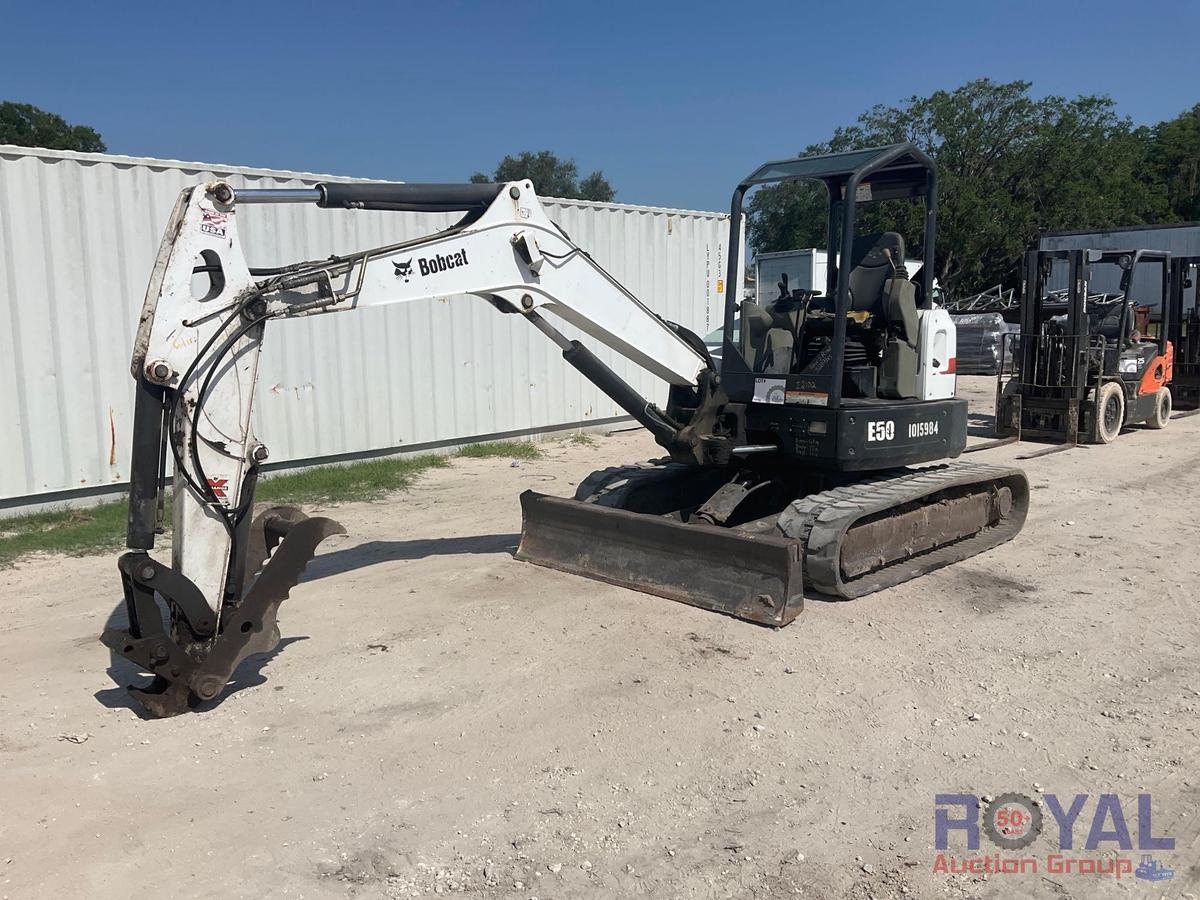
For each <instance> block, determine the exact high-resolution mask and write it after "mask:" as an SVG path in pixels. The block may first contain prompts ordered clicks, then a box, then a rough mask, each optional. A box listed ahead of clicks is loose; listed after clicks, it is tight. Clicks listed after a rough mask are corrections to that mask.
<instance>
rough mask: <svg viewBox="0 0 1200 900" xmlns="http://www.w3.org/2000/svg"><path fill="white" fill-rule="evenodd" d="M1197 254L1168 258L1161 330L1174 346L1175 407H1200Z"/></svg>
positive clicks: (1199, 266)
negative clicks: (1168, 287) (1164, 317)
mask: <svg viewBox="0 0 1200 900" xmlns="http://www.w3.org/2000/svg"><path fill="white" fill-rule="evenodd" d="M1198 285H1200V256H1181V257H1176V258H1175V259H1173V260H1172V261H1171V293H1170V302H1169V303H1168V304H1167V310H1168V312H1167V315H1168V316H1169V318H1167V320H1166V324H1165V325H1164V327H1163V333H1164V334H1165V335H1166V336H1167V340H1169V341H1170V342H1171V344H1172V345H1173V346H1174V349H1175V374H1174V378H1173V379H1172V380H1171V385H1170V388H1171V397H1172V400H1173V401H1174V403H1175V406H1176V408H1178V409H1197V408H1200V303H1197V300H1200V288H1198Z"/></svg>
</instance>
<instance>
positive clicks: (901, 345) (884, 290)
mask: <svg viewBox="0 0 1200 900" xmlns="http://www.w3.org/2000/svg"><path fill="white" fill-rule="evenodd" d="M850 264H851V268H850V275H849V287H850V309H851V311H852V312H867V313H870V314H871V317H872V319H873V320H876V321H882V322H883V323H884V328H885V342H884V347H883V359H882V361H881V363H880V365H879V395H880V396H881V397H888V398H892V399H902V398H911V397H916V396H917V371H918V369H919V368H920V359H919V354H918V353H917V339H918V336H919V334H920V318H919V317H918V315H917V289H916V285H914V284H913V283H912V282H910V281H909V280H908V271H907V270H906V269H905V268H904V238H902V237H901V236H900V235H899V234H897V233H896V232H894V231H885V232H882V233H880V234H868V235H863V236H861V237H858V238H855V239H854V246H853V249H852V250H851V254H850Z"/></svg>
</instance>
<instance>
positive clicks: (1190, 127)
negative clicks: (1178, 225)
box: [1145, 103, 1200, 221]
mask: <svg viewBox="0 0 1200 900" xmlns="http://www.w3.org/2000/svg"><path fill="white" fill-rule="evenodd" d="M1145 136H1146V138H1147V140H1148V143H1149V148H1148V154H1147V155H1148V161H1149V170H1150V173H1151V176H1152V178H1153V179H1154V181H1155V183H1156V184H1157V185H1158V186H1160V189H1161V190H1162V192H1163V195H1164V198H1165V201H1166V203H1167V205H1168V206H1169V208H1170V209H1169V213H1168V214H1167V216H1166V218H1167V219H1169V220H1174V221H1196V220H1200V103H1197V104H1196V105H1195V106H1193V107H1192V108H1191V109H1189V110H1188V111H1187V112H1184V113H1181V114H1180V115H1178V116H1176V117H1175V118H1174V119H1168V120H1167V121H1166V122H1160V123H1159V124H1158V125H1156V126H1154V128H1153V129H1147V131H1146V133H1145Z"/></svg>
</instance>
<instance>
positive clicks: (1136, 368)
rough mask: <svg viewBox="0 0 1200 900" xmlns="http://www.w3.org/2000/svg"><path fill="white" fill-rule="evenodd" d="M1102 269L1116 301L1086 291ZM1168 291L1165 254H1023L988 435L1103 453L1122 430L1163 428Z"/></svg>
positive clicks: (1168, 368) (1168, 371)
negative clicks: (1015, 327)
mask: <svg viewBox="0 0 1200 900" xmlns="http://www.w3.org/2000/svg"><path fill="white" fill-rule="evenodd" d="M1102 267H1114V269H1113V270H1112V271H1114V272H1115V273H1116V274H1117V279H1116V280H1117V282H1118V283H1119V288H1118V290H1117V291H1114V292H1111V293H1102V292H1096V293H1093V292H1091V291H1089V285H1090V284H1091V283H1092V282H1093V275H1094V274H1098V273H1099V270H1100V269H1101V268H1102ZM1147 270H1149V272H1150V275H1149V276H1148V275H1147V274H1145V273H1146V272H1147ZM1135 275H1139V276H1140V278H1138V279H1137V281H1136V282H1135ZM1064 276H1065V281H1064ZM1097 280H1098V281H1102V280H1103V279H1097ZM1064 283H1065V287H1063V288H1060V289H1057V290H1050V289H1049V287H1050V285H1054V284H1064ZM1148 283H1149V284H1150V285H1151V287H1149V288H1146V287H1145V285H1147V284H1148ZM1171 283H1172V266H1171V254H1170V253H1166V252H1163V251H1159V250H1132V251H1112V250H1104V251H1100V250H1031V251H1029V253H1028V254H1026V257H1025V275H1024V280H1023V284H1022V291H1021V327H1020V331H1019V332H1018V333H1014V334H1010V335H1005V336H1004V337H1003V339H1004V340H1006V341H1015V342H1016V343H1013V344H1012V347H1013V352H1012V354H1011V356H1012V361H1011V363H1009V364H1008V365H1007V366H1006V367H1002V369H1001V372H1000V375H999V376H998V378H997V385H996V433H997V435H1000V436H1007V437H1015V438H1016V439H1017V440H1020V439H1022V438H1027V437H1028V438H1038V439H1044V440H1051V441H1055V442H1058V443H1062V444H1066V445H1070V446H1073V445H1075V444H1078V443H1093V444H1108V443H1111V442H1112V441H1113V440H1115V439H1116V437H1117V435H1118V434H1120V433H1121V429H1122V428H1124V427H1126V426H1129V425H1145V426H1146V427H1148V428H1164V427H1166V424H1167V422H1168V421H1169V420H1170V418H1171V406H1172V398H1171V390H1170V388H1169V385H1170V382H1171V379H1172V376H1173V369H1174V358H1175V348H1174V345H1173V344H1172V340H1171V336H1172V335H1173V334H1175V332H1176V326H1175V325H1174V324H1173V322H1172V318H1173V317H1172V302H1171V301H1172V299H1173V297H1174V295H1173V293H1172V291H1171ZM1135 284H1136V285H1137V286H1136V287H1135ZM1156 312H1158V313H1160V314H1159V315H1157V316H1156V315H1155V313H1156ZM1197 337H1200V331H1197ZM1001 349H1002V351H1003V347H1002V348H1001ZM1004 358H1005V354H1004V353H1003V352H1001V359H1004Z"/></svg>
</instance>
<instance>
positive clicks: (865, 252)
mask: <svg viewBox="0 0 1200 900" xmlns="http://www.w3.org/2000/svg"><path fill="white" fill-rule="evenodd" d="M897 272H899V273H901V274H904V238H902V237H901V236H900V235H899V234H897V233H896V232H894V231H885V232H882V233H881V234H867V235H863V236H862V237H857V238H855V239H854V248H853V250H851V252H850V276H849V278H850V309H851V310H853V311H855V312H869V313H872V314H873V315H880V314H886V313H885V310H884V307H883V286H884V282H886V281H887V280H888V279H889V278H891V277H892V276H893V275H894V274H896V273H897Z"/></svg>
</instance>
